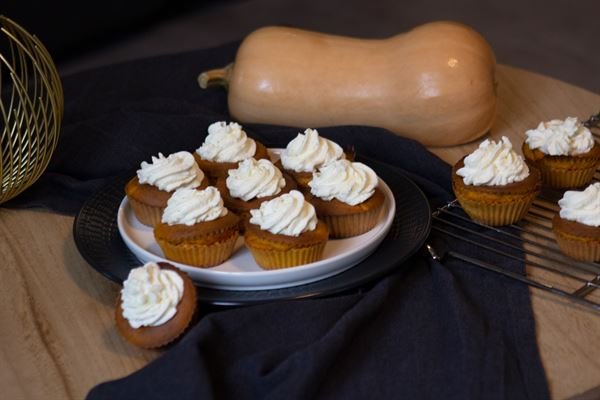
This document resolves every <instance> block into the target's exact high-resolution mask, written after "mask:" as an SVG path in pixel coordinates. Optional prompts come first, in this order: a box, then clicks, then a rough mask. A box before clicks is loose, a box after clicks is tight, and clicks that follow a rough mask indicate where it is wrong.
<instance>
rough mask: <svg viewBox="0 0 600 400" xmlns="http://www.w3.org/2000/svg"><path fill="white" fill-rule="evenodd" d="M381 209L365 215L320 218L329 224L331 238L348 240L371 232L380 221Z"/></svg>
mask: <svg viewBox="0 0 600 400" xmlns="http://www.w3.org/2000/svg"><path fill="white" fill-rule="evenodd" d="M380 211H381V207H376V208H373V209H371V210H368V211H366V212H364V213H359V214H349V215H320V216H319V218H321V219H322V220H323V222H325V224H327V228H328V229H329V237H332V238H347V237H352V236H358V235H360V234H363V233H365V232H367V231H369V230H371V229H372V228H373V227H374V226H375V225H377V221H378V220H379V213H380Z"/></svg>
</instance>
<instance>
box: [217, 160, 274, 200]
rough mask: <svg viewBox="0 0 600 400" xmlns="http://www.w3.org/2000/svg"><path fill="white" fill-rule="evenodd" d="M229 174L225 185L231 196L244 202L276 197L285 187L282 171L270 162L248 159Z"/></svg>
mask: <svg viewBox="0 0 600 400" xmlns="http://www.w3.org/2000/svg"><path fill="white" fill-rule="evenodd" d="M228 173H229V176H228V177H227V179H226V180H225V183H226V185H227V188H228V189H229V194H231V196H232V197H237V198H239V199H242V200H244V201H249V200H252V199H254V198H261V197H267V196H274V195H276V194H278V193H279V192H281V189H282V188H283V187H284V186H285V179H284V178H283V175H282V174H281V171H280V170H279V169H278V168H277V167H275V165H273V163H272V162H271V161H269V160H258V161H256V160H255V159H254V158H248V159H246V160H244V161H242V162H241V163H240V164H239V166H238V168H237V169H230V170H229V172H228Z"/></svg>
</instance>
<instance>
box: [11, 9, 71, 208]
mask: <svg viewBox="0 0 600 400" xmlns="http://www.w3.org/2000/svg"><path fill="white" fill-rule="evenodd" d="M0 100H1V101H0V123H1V125H0V129H1V130H2V136H1V137H0V184H1V187H0V203H2V202H4V201H6V200H8V199H11V198H13V197H15V196H16V195H18V194H19V193H21V192H22V191H23V190H25V189H26V188H28V187H29V186H30V185H31V184H33V183H34V182H35V181H36V180H37V179H38V178H39V177H40V175H41V174H42V172H44V170H45V169H46V167H47V166H48V163H49V162H50V157H51V156H52V153H53V152H54V149H55V148H56V144H57V143H58V136H59V133H60V123H61V121H62V117H63V112H64V95H63V88H62V85H61V83H60V78H59V76H58V71H57V70H56V67H55V65H54V62H53V61H52V58H51V57H50V54H49V53H48V51H47V50H46V48H45V47H44V45H43V44H42V43H41V42H40V41H39V39H38V38H37V37H35V36H33V35H31V34H29V33H28V32H27V31H25V29H23V28H22V27H21V26H19V25H18V24H17V23H15V22H14V21H11V20H10V19H8V18H6V17H5V16H2V15H0Z"/></svg>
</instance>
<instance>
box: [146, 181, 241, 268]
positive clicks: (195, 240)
mask: <svg viewBox="0 0 600 400" xmlns="http://www.w3.org/2000/svg"><path fill="white" fill-rule="evenodd" d="M239 225H240V218H239V217H238V216H237V215H235V214H234V213H231V212H229V211H228V210H227V208H225V207H224V206H223V199H222V198H221V195H220V193H219V191H218V190H217V188H215V187H213V186H209V187H207V188H206V189H204V190H194V189H179V190H177V191H175V193H173V196H171V198H170V199H169V203H168V204H167V208H165V212H164V213H163V216H162V222H161V223H159V224H157V225H156V226H155V227H154V238H155V239H156V241H157V243H158V245H159V246H160V248H161V250H162V251H163V253H164V255H165V258H167V259H168V260H171V261H176V262H179V263H182V264H187V265H191V266H195V267H202V268H208V267H214V266H216V265H219V264H221V263H223V262H224V261H225V260H227V259H228V258H229V257H230V256H231V254H232V253H233V250H234V248H235V242H236V240H237V238H238V236H239Z"/></svg>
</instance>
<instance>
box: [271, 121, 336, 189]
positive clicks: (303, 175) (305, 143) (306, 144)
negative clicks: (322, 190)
mask: <svg viewBox="0 0 600 400" xmlns="http://www.w3.org/2000/svg"><path fill="white" fill-rule="evenodd" d="M280 157H281V160H280V161H281V165H282V167H283V169H284V171H285V172H287V173H288V174H290V175H291V176H292V177H293V178H294V180H296V183H297V184H298V189H299V190H301V191H303V192H310V187H309V186H308V183H309V182H310V181H311V179H312V174H313V172H315V171H316V170H317V168H319V167H321V166H323V165H325V164H327V163H328V162H330V161H335V160H339V159H341V158H345V154H344V151H343V150H342V148H341V147H340V146H339V145H338V144H337V143H335V142H333V141H331V140H329V139H325V138H324V137H321V136H319V132H318V131H317V130H316V129H306V130H305V131H304V134H301V133H299V134H298V136H296V137H295V138H294V139H293V140H292V141H290V142H289V143H288V145H287V146H286V148H285V149H284V150H283V151H282V152H281V155H280Z"/></svg>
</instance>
